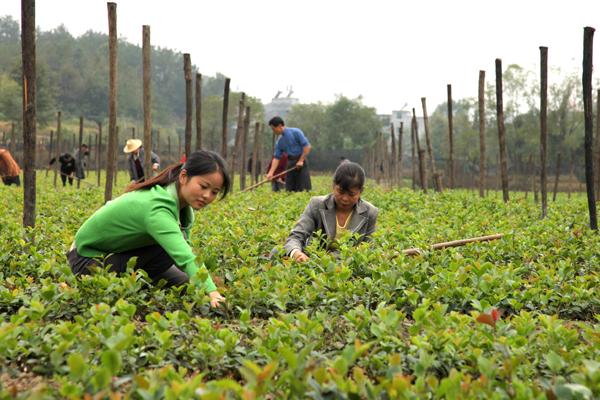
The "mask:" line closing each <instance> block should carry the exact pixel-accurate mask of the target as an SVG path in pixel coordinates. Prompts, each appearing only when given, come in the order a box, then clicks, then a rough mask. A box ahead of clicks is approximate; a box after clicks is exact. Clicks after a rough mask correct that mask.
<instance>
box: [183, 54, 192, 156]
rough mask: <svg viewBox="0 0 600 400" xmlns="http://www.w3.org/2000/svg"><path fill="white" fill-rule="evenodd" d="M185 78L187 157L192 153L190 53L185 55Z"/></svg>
mask: <svg viewBox="0 0 600 400" xmlns="http://www.w3.org/2000/svg"><path fill="white" fill-rule="evenodd" d="M183 71H184V78H185V155H186V157H189V156H190V154H191V152H192V60H191V58H190V55H189V53H185V54H184V55H183Z"/></svg>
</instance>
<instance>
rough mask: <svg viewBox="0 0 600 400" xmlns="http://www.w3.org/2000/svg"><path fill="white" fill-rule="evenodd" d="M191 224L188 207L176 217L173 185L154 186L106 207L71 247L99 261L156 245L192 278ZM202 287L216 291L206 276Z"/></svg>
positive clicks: (117, 199)
mask: <svg viewBox="0 0 600 400" xmlns="http://www.w3.org/2000/svg"><path fill="white" fill-rule="evenodd" d="M180 216H181V219H180ZM193 223H194V213H193V210H192V208H191V207H189V206H186V207H184V208H182V209H181V213H180V207H179V198H178V196H177V188H176V186H175V184H174V183H173V184H171V185H169V186H167V187H162V186H158V185H157V186H154V187H153V188H151V189H146V190H136V191H133V192H129V193H125V194H124V195H122V196H120V197H118V198H116V199H114V200H112V201H109V202H108V203H106V204H105V205H104V206H103V207H101V208H100V209H99V210H97V211H96V212H95V213H94V214H93V215H92V216H91V217H90V218H89V219H88V220H87V221H85V223H84V224H83V225H82V226H81V228H79V230H78V231H77V234H76V235H75V245H76V246H77V252H78V253H79V254H80V255H82V256H84V257H101V256H105V255H107V254H109V253H122V252H125V251H129V250H133V249H137V248H140V247H145V246H151V245H155V244H158V245H160V246H161V247H162V248H163V249H165V251H166V252H167V254H169V256H171V258H172V259H173V261H175V264H176V265H177V266H178V267H180V268H182V269H183V270H184V271H185V272H186V273H187V274H188V275H189V276H190V278H192V277H193V276H194V275H195V274H196V273H197V272H198V270H199V269H200V268H199V266H198V265H197V264H196V261H195V260H196V256H195V255H194V253H193V251H192V248H191V246H190V242H189V240H190V230H191V227H192V225H193ZM203 286H204V289H205V290H206V291H207V292H208V293H210V292H212V291H214V290H217V287H216V286H215V284H214V283H213V281H212V279H211V277H210V275H209V276H208V279H206V281H204V284H203Z"/></svg>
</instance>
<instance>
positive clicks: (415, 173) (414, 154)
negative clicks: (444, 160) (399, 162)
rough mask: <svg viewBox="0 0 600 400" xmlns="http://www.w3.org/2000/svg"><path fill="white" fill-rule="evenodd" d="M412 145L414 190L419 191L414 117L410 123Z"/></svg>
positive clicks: (411, 159)
mask: <svg viewBox="0 0 600 400" xmlns="http://www.w3.org/2000/svg"><path fill="white" fill-rule="evenodd" d="M410 144H411V158H410V161H411V164H412V190H416V189H417V160H416V148H415V146H416V145H417V144H416V143H415V121H414V117H413V118H412V119H411V123H410Z"/></svg>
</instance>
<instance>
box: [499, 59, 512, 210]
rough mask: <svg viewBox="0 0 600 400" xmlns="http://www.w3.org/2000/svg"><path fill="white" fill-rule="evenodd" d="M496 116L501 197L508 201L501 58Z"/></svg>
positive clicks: (500, 61) (500, 62)
mask: <svg viewBox="0 0 600 400" xmlns="http://www.w3.org/2000/svg"><path fill="white" fill-rule="evenodd" d="M496 116H497V118H496V119H497V123H498V142H499V145H500V174H501V179H502V199H503V200H504V202H505V203H507V202H508V200H509V197H508V165H507V160H506V141H505V138H504V106H503V103H502V60H500V59H499V58H497V59H496Z"/></svg>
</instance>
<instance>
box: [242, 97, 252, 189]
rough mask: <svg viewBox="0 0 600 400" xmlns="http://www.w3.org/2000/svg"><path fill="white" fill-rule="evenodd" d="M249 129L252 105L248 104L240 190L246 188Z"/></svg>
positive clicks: (243, 134)
mask: <svg viewBox="0 0 600 400" xmlns="http://www.w3.org/2000/svg"><path fill="white" fill-rule="evenodd" d="M248 130H250V107H249V106H246V114H245V116H244V129H243V131H242V141H241V143H240V145H241V148H242V161H241V162H240V190H244V189H245V188H246V158H247V155H246V142H247V141H248Z"/></svg>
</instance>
